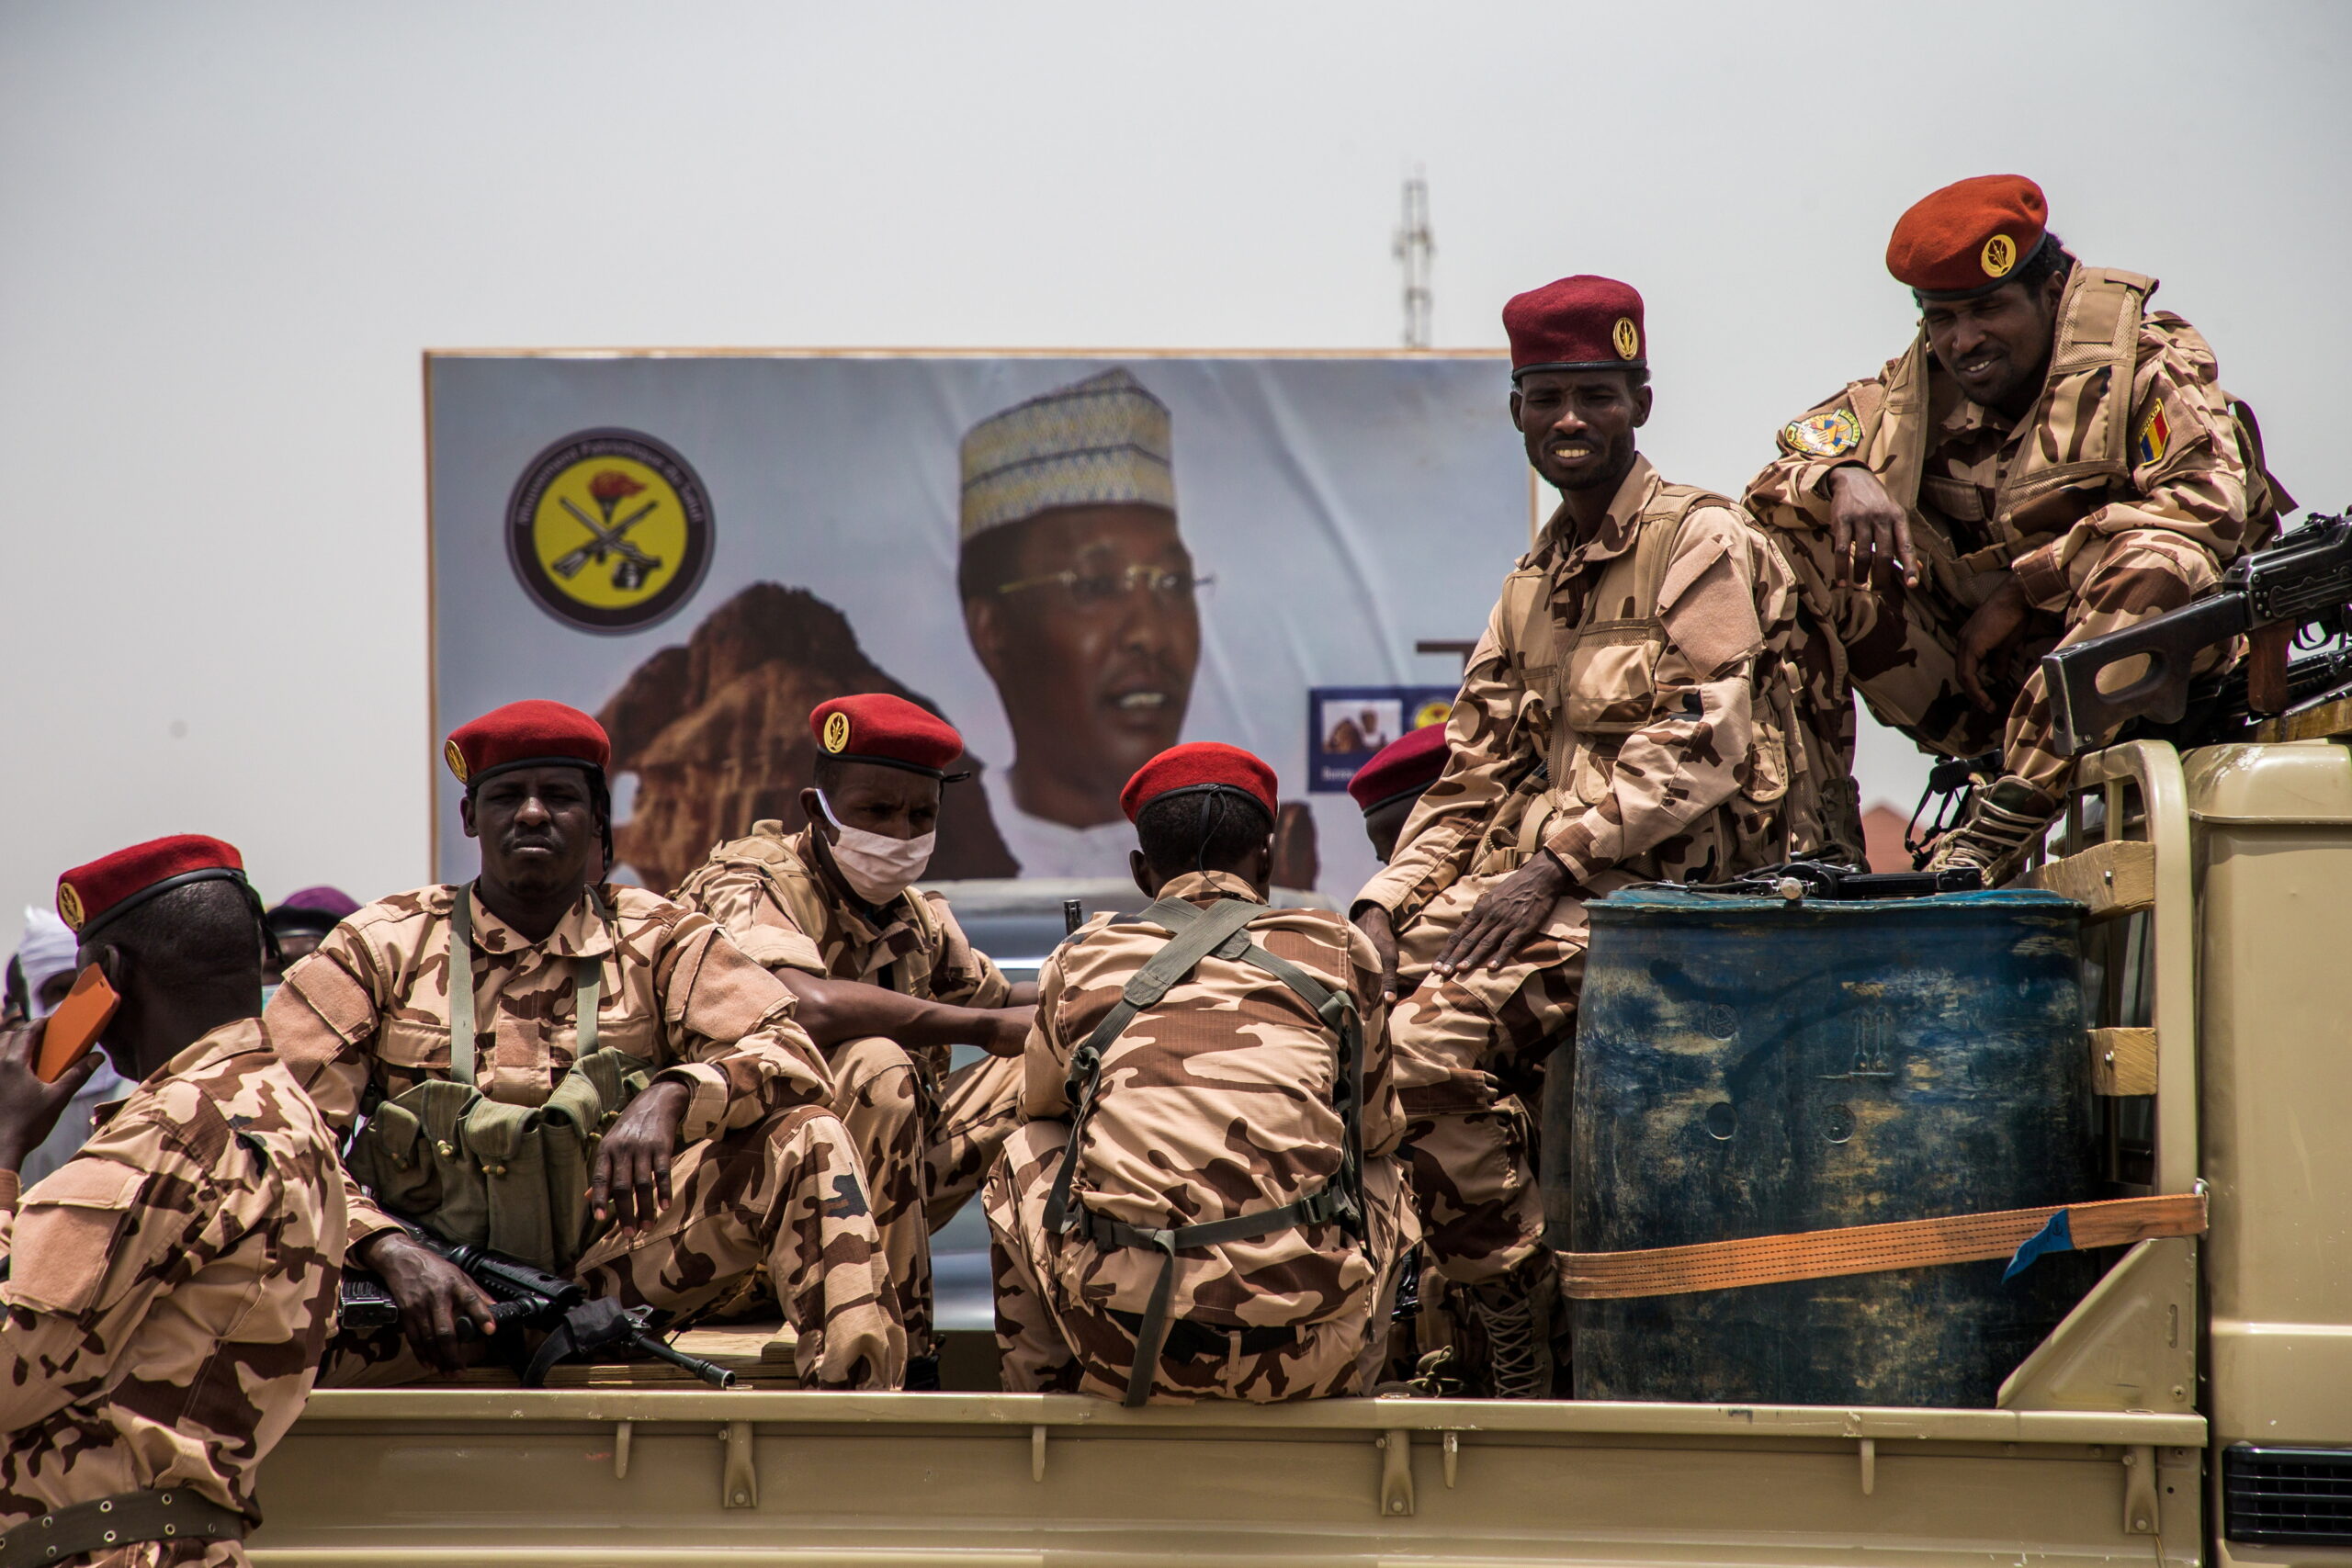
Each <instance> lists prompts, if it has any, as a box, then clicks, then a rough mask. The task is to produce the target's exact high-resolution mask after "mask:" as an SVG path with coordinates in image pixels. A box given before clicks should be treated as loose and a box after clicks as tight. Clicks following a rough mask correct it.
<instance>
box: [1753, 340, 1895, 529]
mask: <svg viewBox="0 0 2352 1568" xmlns="http://www.w3.org/2000/svg"><path fill="white" fill-rule="evenodd" d="M1883 379H1884V378H1883V377H1874V378H1872V380H1873V381H1883ZM1867 384H1868V383H1855V385H1867ZM1853 412H1854V399H1853V387H1852V386H1849V387H1848V388H1847V389H1845V390H1844V391H1841V392H1839V393H1838V395H1837V396H1835V397H1833V398H1830V399H1828V400H1825V401H1823V402H1818V403H1815V405H1814V406H1813V407H1811V408H1809V409H1807V410H1806V411H1805V412H1804V413H1802V414H1799V415H1798V416H1797V417H1796V418H1794V419H1792V420H1791V421H1789V423H1786V424H1784V425H1782V426H1781V428H1780V429H1779V430H1778V431H1777V432H1775V433H1774V435H1773V440H1774V442H1775V444H1777V445H1778V446H1779V447H1780V454H1779V456H1777V457H1774V458H1773V459H1772V460H1771V461H1770V463H1767V464H1766V465H1765V466H1764V469H1763V471H1762V472H1761V473H1759V474H1758V475H1757V476H1756V477H1755V478H1754V479H1750V480H1748V481H1747V497H1746V502H1747V510H1748V511H1749V512H1750V513H1753V514H1754V515H1755V516H1756V518H1757V520H1758V521H1759V522H1763V523H1769V524H1771V525H1773V526H1774V527H1778V528H1786V529H1789V530H1790V531H1791V532H1799V531H1803V530H1805V529H1813V528H1826V527H1828V526H1829V476H1830V475H1831V474H1832V473H1834V472H1836V471H1837V470H1838V469H1839V468H1846V467H1849V466H1850V465H1855V464H1859V463H1860V462H1861V460H1862V459H1861V452H1860V424H1859V423H1856V424H1854V425H1853V426H1852V427H1851V428H1852V433H1853V438H1854V441H1855V445H1854V446H1849V447H1847V448H1846V449H1845V450H1843V451H1825V450H1824V448H1829V447H1835V446H1838V444H1839V442H1838V439H1837V438H1835V437H1825V436H1822V435H1816V434H1814V431H1815V430H1822V429H1825V428H1829V429H1834V428H1835V427H1834V425H1832V424H1831V423H1830V422H1832V421H1834V420H1835V418H1836V416H1837V415H1838V414H1840V413H1843V414H1844V415H1846V416H1847V418H1848V419H1849V420H1851V419H1852V418H1853Z"/></svg>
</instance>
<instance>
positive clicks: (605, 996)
mask: <svg viewBox="0 0 2352 1568" xmlns="http://www.w3.org/2000/svg"><path fill="white" fill-rule="evenodd" d="M606 746H607V743H606V741H605V734H604V731H603V730H602V729H601V728H598V727H597V725H596V723H595V721H594V719H592V718H590V717H588V716H587V715H585V714H582V713H580V712H578V711H577V710H575V709H571V708H568V707H564V706H563V705H560V704H557V703H538V702H533V703H515V704H511V705H508V706H506V707H503V708H501V709H498V710H497V711H496V712H494V713H492V714H489V715H486V716H483V717H482V718H480V719H477V720H475V721H474V722H473V723H472V724H469V725H467V726H465V727H464V728H460V729H459V730H458V731H457V732H456V734H454V735H453V736H452V737H451V738H450V742H449V746H448V748H447V757H448V759H449V761H450V766H451V769H452V771H453V772H455V773H457V774H458V779H459V781H460V782H461V783H464V784H466V785H467V794H466V798H465V818H466V827H467V831H468V832H469V833H470V834H474V835H476V836H478V837H479V838H480V839H481V859H482V871H481V878H480V880H478V881H477V882H474V883H472V884H470V885H468V886H435V887H425V888H421V889H419V890H417V891H416V892H413V893H403V894H399V895H396V896H394V897H390V898H383V899H379V900H378V901H377V902H375V903H374V904H371V905H369V906H368V907H367V908H363V909H361V910H360V911H359V912H358V913H356V914H355V915H353V916H351V917H350V918H348V919H345V921H344V922H343V923H342V924H341V925H339V926H338V927H336V928H335V930H334V931H333V932H332V933H331V934H330V935H329V936H328V937H327V938H326V940H325V941H323V942H321V943H320V945H319V948H318V951H317V952H316V953H312V954H311V957H309V958H307V959H305V960H303V961H302V962H301V963H300V964H297V965H296V966H295V967H294V968H293V970H292V971H290V972H289V973H288V975H287V976H286V982H285V984H284V986H283V987H281V988H280V989H279V990H278V992H277V996H276V997H275V998H273V999H272V1000H271V1002H270V1006H269V1010H268V1013H267V1021H268V1023H269V1026H270V1032H271V1036H272V1039H273V1040H274V1042H275V1043H276V1044H277V1049H278V1051H279V1053H280V1055H283V1056H284V1057H285V1059H286V1060H287V1062H288V1065H289V1066H292V1067H293V1069H294V1071H295V1074H296V1076H297V1077H298V1078H299V1079H300V1081H301V1082H302V1084H303V1086H304V1088H306V1089H308V1090H309V1091H310V1093H311V1096H312V1098H314V1099H315V1100H317V1101H318V1102H319V1106H320V1109H321V1110H322V1111H325V1112H326V1115H327V1119H328V1121H329V1122H330V1123H332V1124H333V1125H334V1126H335V1127H337V1128H338V1129H340V1128H343V1127H345V1126H348V1125H349V1124H350V1123H351V1122H352V1121H353V1119H354V1118H355V1116H356V1115H358V1114H359V1113H360V1112H361V1111H363V1110H365V1111H368V1114H369V1117H370V1120H369V1124H368V1129H367V1131H366V1132H364V1133H363V1134H361V1136H360V1138H359V1140H358V1141H357V1142H356V1143H355V1145H353V1149H352V1151H351V1155H350V1156H349V1157H350V1160H351V1161H352V1163H353V1164H354V1165H355V1166H357V1167H360V1168H364V1170H365V1171H366V1173H367V1180H368V1184H369V1185H370V1186H371V1187H373V1188H374V1190H373V1191H372V1192H370V1191H365V1190H359V1188H358V1185H357V1184H356V1182H355V1183H354V1185H353V1190H352V1191H351V1211H352V1214H351V1228H350V1235H351V1254H352V1258H353V1259H354V1261H355V1262H356V1263H359V1264H363V1265H365V1266H366V1267H367V1268H368V1269H370V1270H371V1271H373V1272H374V1273H377V1274H379V1275H380V1276H382V1278H383V1280H384V1282H385V1285H386V1286H387V1288H388V1289H389V1290H390V1292H391V1293H392V1295H393V1297H394V1299H395V1300H396V1301H397V1302H398V1303H399V1304H400V1308H401V1328H400V1332H399V1333H397V1334H394V1333H389V1332H381V1331H379V1332H376V1333H373V1334H369V1333H361V1332H349V1333H346V1334H345V1335H344V1336H343V1337H340V1338H339V1339H338V1340H337V1341H336V1345H335V1355H334V1359H333V1360H332V1361H331V1362H330V1364H329V1366H328V1369H327V1372H326V1375H325V1381H326V1382H328V1383H329V1384H331V1385H332V1384H336V1383H349V1382H401V1381H407V1380H410V1379H413V1378H414V1377H416V1376H419V1375H421V1374H422V1373H423V1371H424V1368H425V1366H426V1365H427V1364H432V1365H435V1366H439V1367H441V1368H443V1369H445V1370H446V1369H448V1368H451V1367H454V1366H455V1365H456V1364H457V1363H458V1361H459V1360H460V1359H462V1357H463V1356H464V1355H465V1354H466V1353H467V1349H468V1347H467V1345H466V1344H465V1342H464V1341H465V1337H466V1335H467V1332H468V1329H467V1325H468V1324H469V1323H470V1324H472V1325H478V1326H486V1325H487V1324H488V1316H487V1314H488V1308H489V1304H490V1303H489V1302H488V1300H487V1298H485V1297H483V1296H482V1295H481V1292H478V1291H477V1290H475V1289H474V1287H473V1286H472V1285H471V1283H470V1282H469V1280H467V1279H466V1277H465V1276H464V1274H463V1273H462V1272H460V1271H459V1270H458V1269H456V1268H454V1267H453V1266H451V1265H449V1264H448V1263H447V1262H445V1261H444V1260H443V1259H442V1258H439V1257H438V1256H437V1255H436V1254H435V1253H434V1252H432V1251H431V1250H430V1249H429V1248H427V1247H424V1246H423V1245H422V1244H421V1243H419V1242H417V1241H415V1240H413V1239H412V1238H411V1237H410V1236H408V1235H406V1234H405V1233H404V1232H403V1231H402V1230H401V1228H400V1227H399V1225H398V1224H396V1223H395V1221H394V1219H393V1218H392V1217H391V1216H392V1213H393V1212H396V1211H400V1210H405V1212H406V1213H407V1214H408V1217H410V1218H412V1219H413V1220H416V1221H419V1222H422V1223H424V1224H426V1225H428V1226H429V1227H431V1228H433V1229H435V1230H436V1231H439V1232H441V1233H442V1234H443V1235H445V1236H446V1237H447V1239H450V1240H457V1241H471V1242H477V1243H486V1244H487V1245H488V1246H490V1247H492V1248H493V1249H495V1250H498V1251H502V1252H508V1253H511V1254H514V1255H515V1256H518V1257H522V1258H524V1259H525V1260H526V1261H527V1262H531V1263H534V1264H536V1265H537V1266H539V1267H542V1268H552V1269H558V1270H563V1271H569V1272H570V1273H571V1274H572V1275H573V1276H574V1277H576V1278H578V1279H579V1280H582V1282H583V1283H585V1284H586V1285H588V1287H589V1289H590V1291H591V1292H592V1293H593V1294H594V1295H596V1296H599V1297H613V1298H616V1299H618V1300H619V1301H620V1302H621V1303H623V1304H624V1305H628V1306H650V1307H653V1308H656V1309H658V1310H660V1311H662V1312H663V1313H667V1314H673V1315H677V1316H684V1315H685V1314H691V1313H693V1312H695V1311H696V1310H698V1309H700V1308H703V1307H706V1306H707V1305H709V1304H710V1303H713V1302H715V1301H717V1300H718V1299H720V1298H721V1297H723V1296H724V1295H725V1294H726V1293H728V1292H730V1291H731V1290H733V1289H735V1288H737V1287H739V1286H740V1285H741V1282H742V1281H743V1280H744V1279H745V1278H746V1277H747V1276H748V1275H750V1273H751V1272H752V1269H754V1268H756V1267H758V1266H759V1265H761V1264H762V1263H764V1264H766V1266H767V1267H768V1269H769V1271H770V1274H771V1276H772V1278H773V1279H774V1280H775V1282H776V1286H777V1293H778V1295H779V1296H780V1297H781V1299H782V1301H783V1303H784V1308H785V1313H786V1317H787V1319H788V1320H789V1321H790V1322H791V1323H792V1324H793V1325H794V1326H795V1328H797V1330H798V1334H799V1342H798V1349H797V1364H798V1371H799V1374H800V1377H801V1380H802V1381H803V1382H806V1383H810V1384H814V1385H818V1386H823V1387H833V1388H876V1387H880V1388H889V1387H896V1386H897V1385H898V1383H899V1380H900V1378H901V1377H902V1375H903V1373H904V1371H905V1359H906V1336H905V1333H904V1331H903V1330H902V1329H901V1328H900V1326H899V1314H898V1306H897V1303H896V1298H895V1295H894V1293H893V1292H892V1291H891V1289H890V1282H889V1276H888V1270H887V1269H885V1267H884V1265H883V1260H882V1250H881V1238H880V1236H879V1235H878V1234H877V1233H876V1230H875V1227H874V1219H873V1215H872V1213H871V1211H870V1209H869V1207H868V1205H867V1202H866V1199H865V1186H864V1181H863V1179H862V1176H861V1173H860V1171H859V1168H858V1163H857V1154H856V1150H855V1148H854V1145H852V1143H851V1141H850V1138H849V1134H848V1133H847V1131H846V1130H845V1129H844V1128H843V1127H842V1123H841V1121H840V1119H839V1118H837V1117H836V1116H834V1115H833V1113H832V1112H831V1111H830V1110H828V1109H827V1108H826V1106H827V1102H828V1100H830V1099H831V1093H832V1084H831V1078H830V1077H828V1076H827V1074H826V1071H825V1066H824V1063H823V1061H822V1060H821V1059H820V1057H819V1056H818V1055H817V1051H816V1048H815V1046H814V1045H812V1044H811V1043H809V1037H808V1036H807V1035H806V1034H805V1033H803V1032H801V1030H800V1029H799V1027H798V1026H797V1024H795V1023H794V1022H793V1021H792V1006H793V999H792V994H791V993H790V992H789V991H786V989H785V988H784V987H782V986H780V985H778V984H777V983H776V982H775V978H774V976H770V975H769V974H768V973H767V971H766V970H764V969H763V968H761V967H760V966H759V965H758V964H754V963H752V961H751V960H750V959H749V958H746V957H745V956H744V955H743V953H742V952H741V949H739V948H738V947H737V946H736V945H735V943H734V942H733V940H732V939H730V938H729V936H728V935H727V933H726V932H725V931H722V930H720V929H719V927H718V925H717V924H716V923H714V922H713V921H712V920H711V919H709V917H707V916H705V915H698V914H695V913H694V912H693V911H691V910H688V909H685V908H681V907H680V906H678V905H676V904H673V903H671V902H670V901H669V900H667V899H665V898H662V897H658V896H656V895H654V894H651V893H648V892H646V891H644V890H643V889H641V888H635V887H616V886H593V887H592V886H588V885H587V883H586V876H587V868H588V866H589V863H590V857H591V856H592V855H593V854H594V852H595V849H596V841H597V839H598V836H599V835H600V833H602V832H603V831H605V829H607V828H608V826H609V815H610V807H609V803H608V801H607V799H606V797H605V787H604V765H605V757H606V756H607V755H608V754H609V752H608V751H607V750H606ZM469 932H470V940H468V935H469ZM460 965H462V966H463V968H464V970H465V971H466V973H467V974H468V976H469V980H470V983H469V984H456V985H453V983H452V971H453V969H456V968H458V967H459V966H460ZM477 1020H479V1021H480V1024H479V1025H477V1023H476V1021H477ZM592 1041H593V1044H594V1048H593V1049H592V1048H591V1045H592ZM459 1054H462V1056H463V1057H464V1058H465V1059H464V1060H462V1061H458V1060H457V1057H458V1055H459ZM600 1072H602V1073H606V1074H607V1077H605V1078H604V1079H601V1080H600V1079H598V1078H597V1077H596V1076H595V1075H596V1074H597V1073H600ZM452 1083H454V1084H455V1085H457V1086H459V1087H458V1088H457V1089H454V1090H452V1089H446V1088H436V1087H435V1086H447V1085H450V1084H452ZM600 1084H601V1085H602V1088H601V1089H600V1088H599V1087H598V1086H599V1085H600ZM616 1084H617V1085H618V1086H620V1087H619V1089H618V1091H617V1092H615V1091H614V1089H613V1086H614V1085H616ZM469 1089H477V1090H479V1094H478V1095H476V1094H473V1093H469V1092H468V1090H469ZM632 1089H633V1090H634V1093H633V1095H632V1094H631V1093H630V1092H629V1091H630V1090H632ZM583 1094H585V1095H587V1097H588V1100H589V1109H588V1110H587V1111H585V1112H584V1113H583V1112H581V1111H578V1110H577V1109H576V1108H577V1107H578V1106H579V1105H580V1104H581V1103H582V1100H581V1097H582V1095H583ZM458 1102H461V1103H462V1104H463V1106H464V1110H463V1112H462V1119H460V1117H459V1114H458V1110H457V1105H458ZM531 1108H539V1109H541V1110H542V1111H543V1112H544V1113H545V1114H544V1115H543V1116H542V1117H540V1118H531V1117H528V1116H527V1115H522V1114H518V1113H517V1112H518V1111H528V1110H529V1109H531ZM558 1111H563V1112H564V1113H566V1114H567V1115H576V1116H578V1117H579V1120H580V1124H581V1125H582V1127H583V1128H584V1131H585V1134H586V1135H585V1137H584V1138H583V1139H582V1140H581V1142H580V1143H575V1144H573V1145H563V1144H561V1143H560V1142H558V1143H549V1142H548V1141H547V1140H548V1137H549V1136H550V1135H551V1132H550V1129H549V1127H548V1126H547V1125H546V1124H545V1123H546V1122H547V1121H548V1118H551V1117H553V1116H554V1115H555V1113H557V1112H558ZM436 1117H437V1118H441V1119H442V1120H441V1121H439V1122H436V1120H435V1119H436ZM451 1126H458V1132H455V1133H453V1132H452V1131H450V1130H449V1129H450V1127H451ZM501 1135H503V1138H504V1139H505V1141H504V1142H501V1141H499V1138H500V1136H501ZM436 1143H437V1145H438V1148H437V1156H438V1157H437V1160H436V1158H435V1152H436V1151H435V1145H436ZM583 1145H584V1146H585V1147H586V1148H587V1149H589V1150H590V1151H592V1152H591V1153H589V1154H588V1155H587V1156H585V1157H584V1158H581V1157H580V1150H581V1148H582V1146H583ZM567 1147H568V1149H569V1153H570V1154H571V1156H573V1157H575V1158H578V1159H579V1163H580V1164H581V1165H582V1167H583V1168H582V1170H581V1171H580V1175H581V1176H586V1175H589V1174H591V1173H593V1179H594V1186H593V1210H591V1211H589V1212H587V1213H582V1212H580V1210H581V1208H582V1206H583V1204H582V1199H581V1193H580V1189H581V1187H582V1181H581V1180H580V1179H579V1178H578V1177H573V1178H571V1179H562V1178H561V1177H560V1170H561V1169H562V1167H561V1166H560V1162H559V1160H558V1156H561V1155H564V1154H566V1152H567ZM510 1148H511V1149H512V1150H514V1151H515V1152H513V1153H512V1154H510V1153H509V1152H505V1151H508V1150H509V1149H510ZM541 1160H544V1161H546V1162H547V1168H546V1170H545V1171H544V1172H542V1170H541V1168H540V1165H539V1163H538V1162H539V1161H541ZM567 1205H570V1207H567ZM606 1226H609V1227H610V1228H609V1229H605V1228H604V1227H606ZM453 1232H463V1233H464V1234H452V1233H453Z"/></svg>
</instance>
